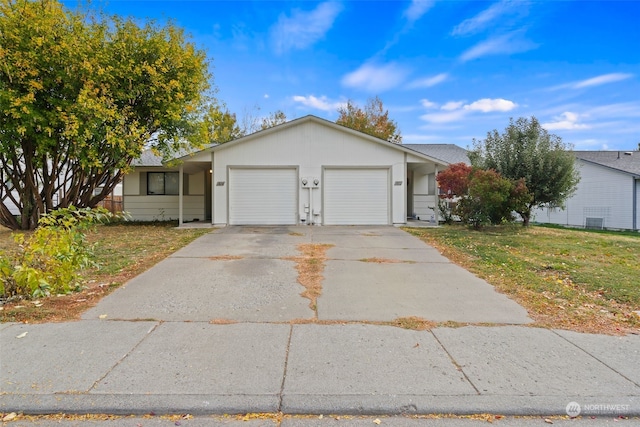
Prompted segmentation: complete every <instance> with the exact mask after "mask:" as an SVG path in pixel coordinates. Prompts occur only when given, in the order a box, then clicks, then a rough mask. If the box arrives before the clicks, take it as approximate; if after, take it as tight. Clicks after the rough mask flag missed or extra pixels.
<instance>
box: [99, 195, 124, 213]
mask: <svg viewBox="0 0 640 427" xmlns="http://www.w3.org/2000/svg"><path fill="white" fill-rule="evenodd" d="M98 206H101V207H103V208H105V209H107V210H109V211H110V212H113V213H118V212H122V196H107V197H106V198H105V199H104V200H103V201H101V202H100V203H98Z"/></svg>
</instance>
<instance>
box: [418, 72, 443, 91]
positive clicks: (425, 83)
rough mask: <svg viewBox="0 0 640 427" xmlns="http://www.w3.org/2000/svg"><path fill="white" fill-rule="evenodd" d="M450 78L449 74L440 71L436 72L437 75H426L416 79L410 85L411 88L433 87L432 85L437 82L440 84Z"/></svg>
mask: <svg viewBox="0 0 640 427" xmlns="http://www.w3.org/2000/svg"><path fill="white" fill-rule="evenodd" d="M448 78H449V74H447V73H440V74H436V75H435V76H431V77H425V78H422V79H418V80H414V81H412V82H411V83H409V86H408V87H409V88H410V89H416V88H427V87H432V86H435V85H437V84H440V83H442V82H444V81H445V80H447V79H448Z"/></svg>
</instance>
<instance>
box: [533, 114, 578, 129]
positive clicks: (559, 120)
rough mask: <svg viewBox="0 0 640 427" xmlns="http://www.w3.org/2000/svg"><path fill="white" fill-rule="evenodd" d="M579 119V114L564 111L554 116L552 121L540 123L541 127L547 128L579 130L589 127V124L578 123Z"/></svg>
mask: <svg viewBox="0 0 640 427" xmlns="http://www.w3.org/2000/svg"><path fill="white" fill-rule="evenodd" d="M579 119H580V115H579V114H577V113H572V112H570V111H565V112H564V113H562V114H560V115H559V116H556V117H554V118H553V120H554V121H552V122H548V123H542V127H543V128H545V129H547V130H580V129H589V128H590V126H589V125H586V124H582V123H578V120H579Z"/></svg>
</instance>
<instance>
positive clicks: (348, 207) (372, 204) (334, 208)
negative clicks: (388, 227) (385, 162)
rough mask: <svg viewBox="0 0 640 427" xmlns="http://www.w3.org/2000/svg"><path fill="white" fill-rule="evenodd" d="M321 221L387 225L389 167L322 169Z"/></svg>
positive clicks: (328, 223) (329, 223) (335, 223)
mask: <svg viewBox="0 0 640 427" xmlns="http://www.w3.org/2000/svg"><path fill="white" fill-rule="evenodd" d="M323 197H324V223H325V224H327V225H380V224H389V170H388V169H383V168H380V169H325V171H324V193H323Z"/></svg>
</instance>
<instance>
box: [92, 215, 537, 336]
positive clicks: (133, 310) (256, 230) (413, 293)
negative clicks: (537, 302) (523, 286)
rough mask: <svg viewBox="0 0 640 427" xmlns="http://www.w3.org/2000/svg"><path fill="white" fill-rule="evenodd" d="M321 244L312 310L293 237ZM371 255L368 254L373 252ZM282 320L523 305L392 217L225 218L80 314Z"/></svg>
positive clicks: (479, 318)
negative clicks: (337, 220) (366, 222)
mask: <svg viewBox="0 0 640 427" xmlns="http://www.w3.org/2000/svg"><path fill="white" fill-rule="evenodd" d="M309 243H325V244H330V245H333V246H332V247H330V248H329V249H328V250H327V252H326V256H327V261H326V262H325V266H324V272H323V276H324V280H323V282H322V295H321V296H320V297H319V298H318V300H317V307H316V310H312V309H311V308H310V307H309V300H308V299H306V298H303V297H302V296H301V295H300V294H301V293H302V292H303V291H304V288H303V287H302V286H301V285H300V284H299V283H298V282H297V277H298V272H297V270H296V261H295V260H293V259H292V258H293V257H299V256H300V255H301V253H300V251H299V245H303V244H309ZM374 259H375V260H374ZM104 315H106V316H107V318H108V319H123V320H162V321H208V322H213V323H225V322H227V321H234V322H235V321H237V322H288V321H291V320H294V319H314V318H317V319H318V320H345V321H392V320H394V319H397V318H400V317H408V316H417V317H421V318H424V319H427V320H432V321H436V322H444V321H455V322H469V323H497V324H524V323H528V322H530V321H531V319H529V317H528V316H527V312H526V310H524V308H522V307H521V306H519V305H518V304H516V303H515V302H513V301H511V300H510V299H509V298H507V297H506V296H505V295H503V294H500V293H497V292H496V291H495V290H494V288H493V287H492V286H490V285H489V284H487V283H486V282H485V281H483V280H481V279H479V278H477V277H476V276H474V275H473V274H471V273H469V272H468V271H466V270H464V269H462V268H461V267H458V266H456V265H455V264H453V263H451V262H450V261H449V260H447V259H446V258H444V257H443V256H442V255H440V253H439V252H438V251H437V250H435V249H434V248H432V247H431V246H428V245H427V244H425V243H424V242H422V241H421V240H419V239H418V238H416V237H413V236H411V235H410V234H408V233H406V232H404V231H402V230H400V229H398V228H395V227H390V226H387V227H383V226H381V227H328V226H326V227H311V226H298V227H226V228H222V229H217V230H215V231H213V232H211V233H209V234H207V235H204V236H202V237H200V238H199V239H197V240H196V241H194V242H193V243H191V244H190V245H188V246H186V247H184V248H182V249H181V250H179V251H177V252H176V253H174V254H173V255H171V256H170V257H169V258H167V259H165V260H163V261H161V262H160V263H158V264H157V265H156V266H154V267H153V268H151V269H150V270H148V271H146V272H145V273H143V274H141V275H139V276H138V277H136V278H134V279H132V280H131V281H129V282H128V283H127V284H126V285H124V286H122V287H121V288H120V289H118V290H116V291H115V292H114V293H112V294H111V295H109V296H108V297H106V298H104V299H103V300H102V301H101V302H100V303H99V304H98V305H97V306H96V307H94V308H93V309H91V310H89V311H87V312H86V313H85V314H84V316H83V318H84V319H96V318H99V317H100V316H102V318H104Z"/></svg>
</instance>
